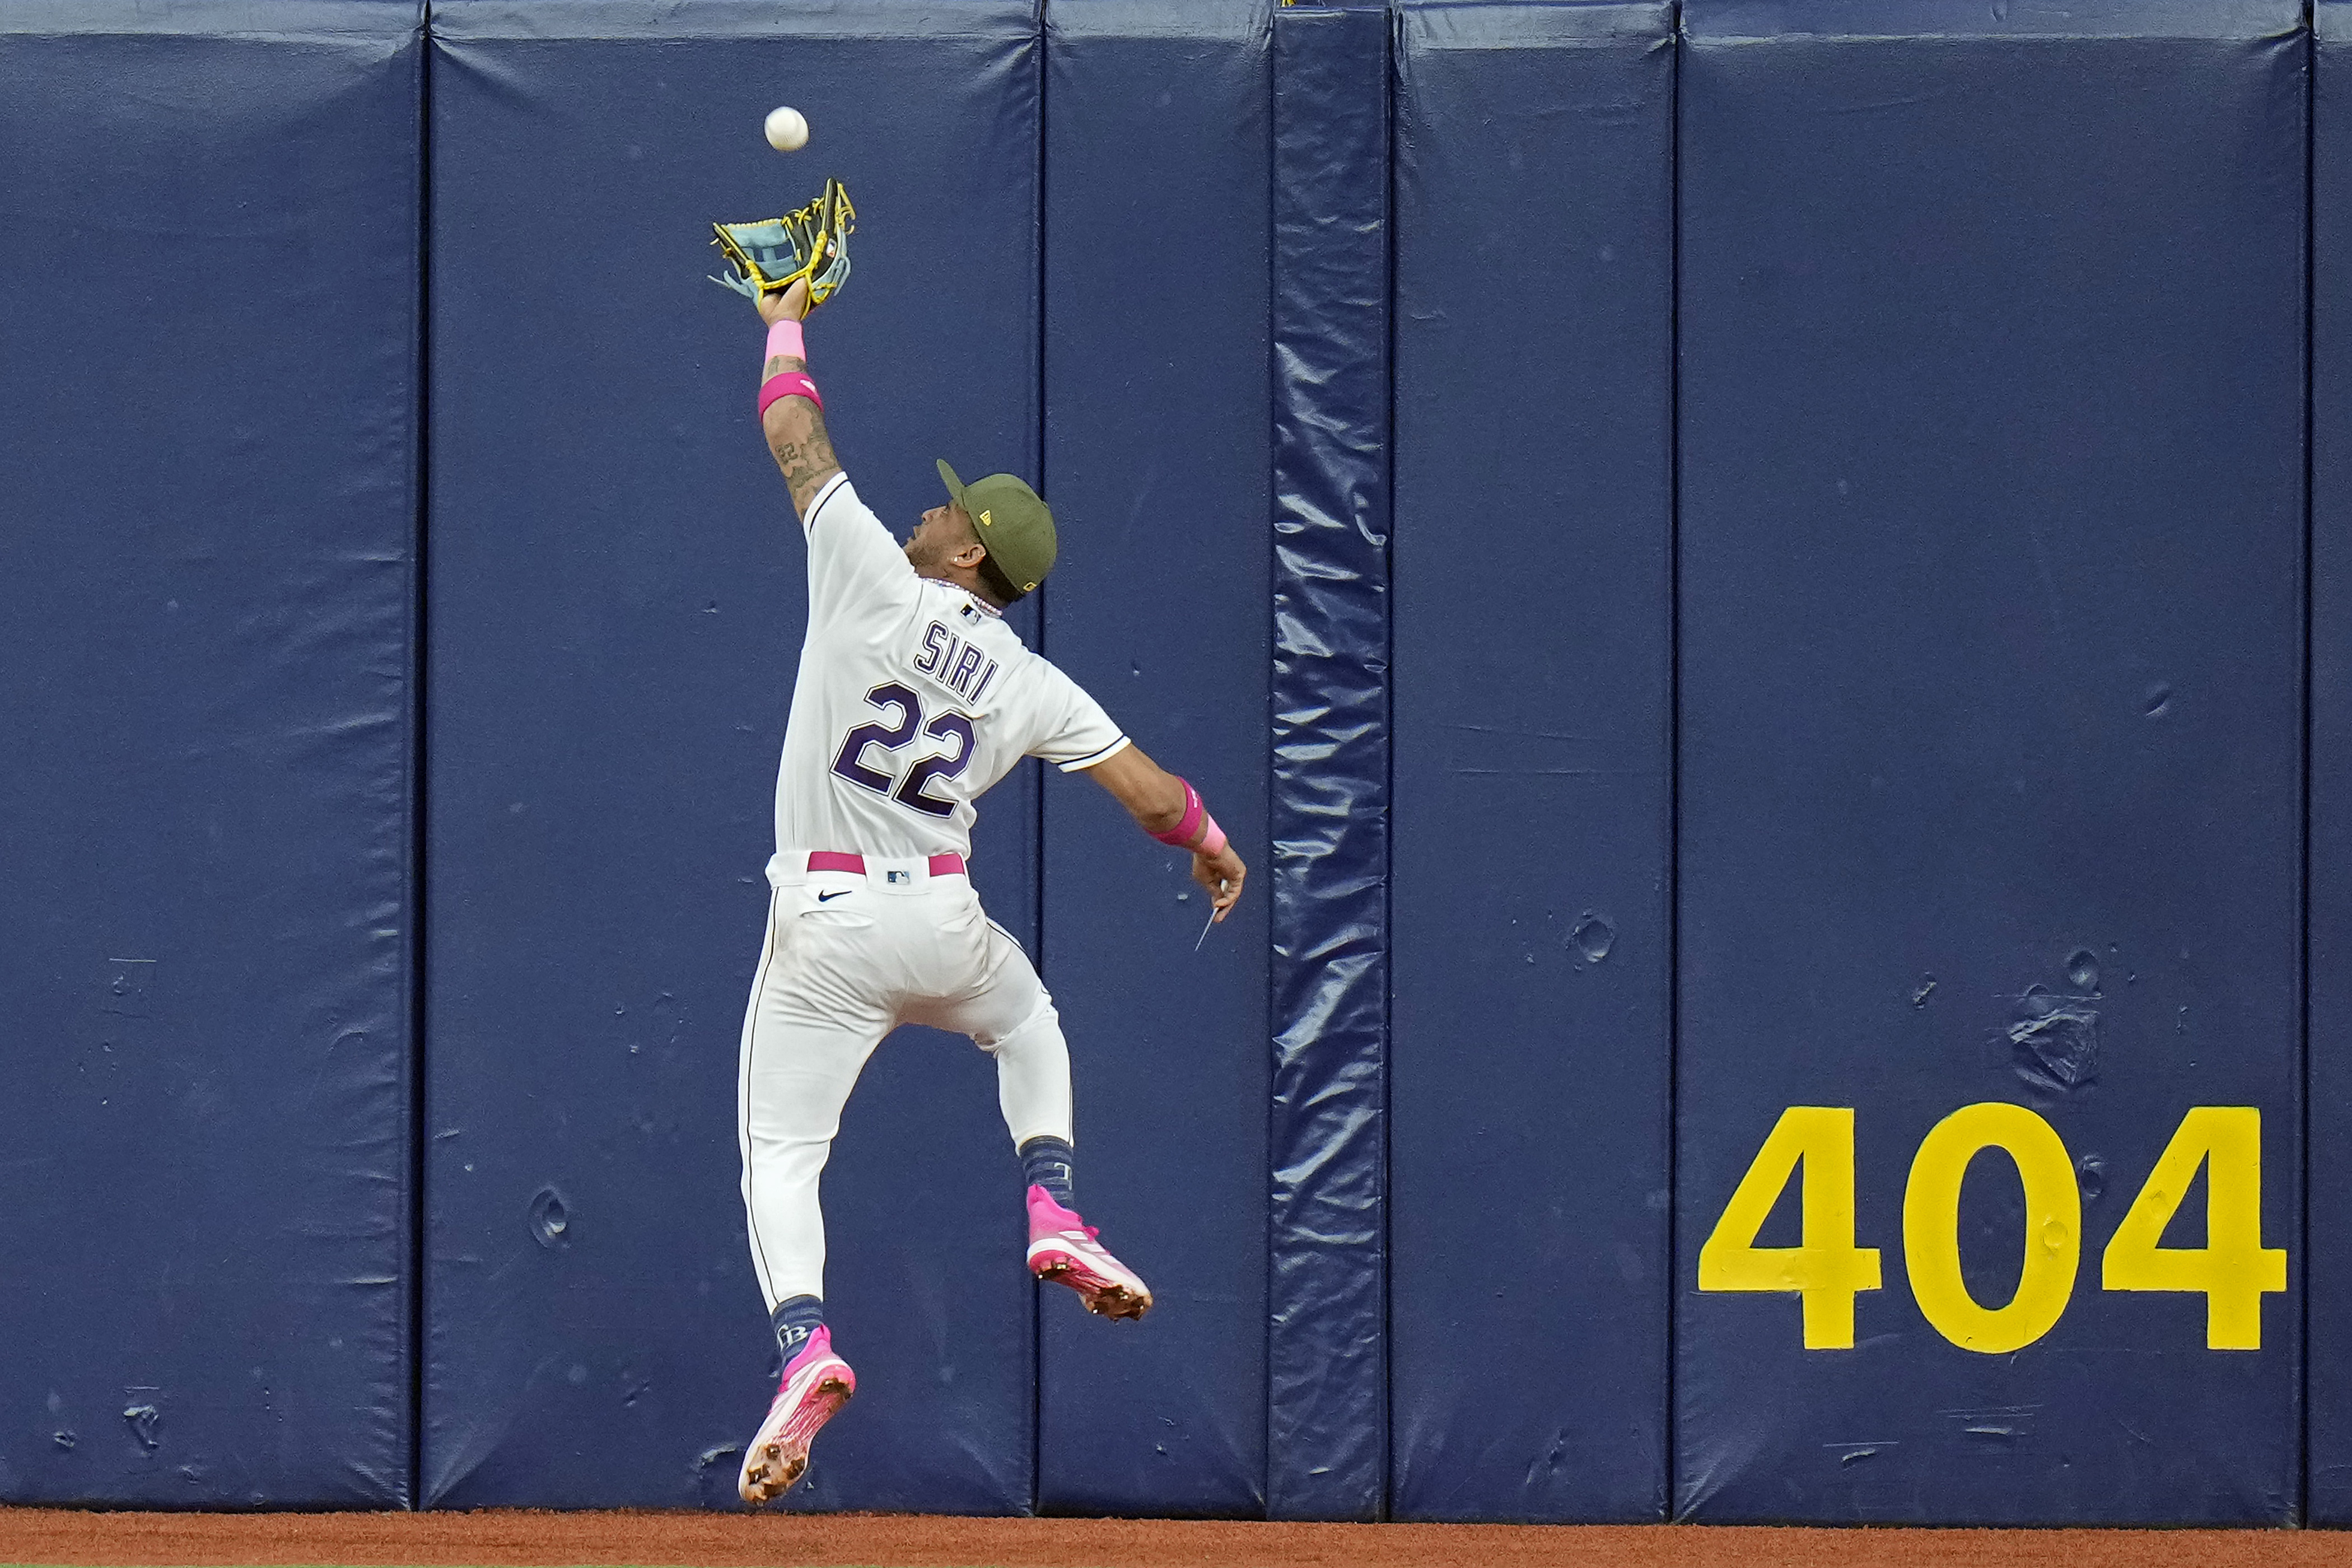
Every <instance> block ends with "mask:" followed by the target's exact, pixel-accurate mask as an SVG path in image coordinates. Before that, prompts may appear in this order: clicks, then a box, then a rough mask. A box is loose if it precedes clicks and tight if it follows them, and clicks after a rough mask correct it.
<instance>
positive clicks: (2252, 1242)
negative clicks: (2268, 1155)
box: [2099, 1105, 2286, 1351]
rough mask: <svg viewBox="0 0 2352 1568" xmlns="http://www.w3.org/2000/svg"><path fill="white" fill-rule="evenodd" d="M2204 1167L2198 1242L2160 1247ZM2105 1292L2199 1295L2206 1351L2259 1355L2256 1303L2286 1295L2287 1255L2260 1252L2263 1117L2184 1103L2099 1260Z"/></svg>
mask: <svg viewBox="0 0 2352 1568" xmlns="http://www.w3.org/2000/svg"><path fill="white" fill-rule="evenodd" d="M2200 1164H2201V1165H2203V1166H2204V1167H2205V1245H2204V1246H2202V1247H2159V1246H2158V1245H2157V1244H2158V1242H2159V1241H2161V1240H2163V1238H2164V1227H2165V1226H2168V1225H2169V1224H2171V1223H2172V1216H2173V1214H2174V1213H2175V1211H2177V1210H2178V1209H2179V1207H2180V1201H2181V1199H2183V1198H2185V1197H2187V1196H2188V1195H2189V1183H2191V1182H2193V1181H2195V1180H2196V1179H2197V1167H2198V1166H2199V1165H2200ZM2099 1283H2100V1284H2101V1285H2102V1286H2104V1287H2105V1288H2106V1289H2110V1290H2188V1291H2201V1292H2203V1293H2204V1297H2205V1348H2206V1349H2208V1350H2216V1351H2258V1350H2260V1349H2262V1348H2263V1295H2264V1293H2265V1292H2268V1291H2273V1290H2284V1289H2286V1252H2285V1250H2284V1248H2281V1247H2264V1246H2263V1113H2262V1112H2261V1111H2259V1110H2255V1109H2254V1108H2253V1107H2252V1106H2248V1105H2199V1106H2192V1107H2191V1108H2190V1109H2189V1114H2188V1115H2187V1116H2185V1117H2183V1118H2181V1121H2180V1129H2179V1131H2177V1132H2175V1133H2173V1135H2172V1142H2169V1143H2168V1144H2166V1145H2165V1146H2164V1152H2163V1153H2162V1154H2160V1155H2158V1156H2157V1161H2156V1169H2155V1170H2153V1171H2150V1172H2149V1173H2147V1184H2146V1185H2144V1186H2142V1187H2141V1188H2140V1190H2139V1196H2137V1197H2136V1198H2134V1199H2132V1206H2131V1208H2130V1210H2129V1212H2127V1213H2126V1215H2124V1222H2123V1224H2121V1225H2120V1226H2116V1234H2115V1238H2114V1239H2113V1240H2111V1241H2109V1242H2108V1243H2107V1251H2106V1256H2105V1258H2103V1259H2102V1260H2101V1263H2100V1268H2099Z"/></svg>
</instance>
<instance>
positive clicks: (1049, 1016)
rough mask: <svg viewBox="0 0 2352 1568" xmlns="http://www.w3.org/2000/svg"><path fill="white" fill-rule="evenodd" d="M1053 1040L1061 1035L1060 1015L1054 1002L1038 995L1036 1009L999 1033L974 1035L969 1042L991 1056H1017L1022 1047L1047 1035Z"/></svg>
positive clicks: (1034, 1042) (1057, 1039) (1024, 1047)
mask: <svg viewBox="0 0 2352 1568" xmlns="http://www.w3.org/2000/svg"><path fill="white" fill-rule="evenodd" d="M1049 1035H1050V1037H1052V1038H1053V1039H1055V1041H1057V1042H1058V1041H1059V1040H1060V1039H1061V1037H1062V1016H1061V1015H1060V1014H1059V1013H1057V1012H1055V1010H1054V1004H1053V1003H1051V1002H1050V1001H1047V1000H1045V998H1043V997H1040V998H1039V999H1038V1002H1037V1007H1036V1010H1035V1011H1034V1012H1033V1013H1031V1014H1030V1015H1029V1016H1027V1017H1026V1018H1024V1019H1022V1020H1021V1022H1019V1023H1018V1024H1015V1025H1013V1027H1011V1028H1009V1029H1007V1030H1005V1031H1004V1032H1003V1033H1002V1034H999V1035H992V1036H985V1037H983V1036H980V1035H974V1036H973V1037H971V1043H972V1044H973V1045H975V1046H978V1047H980V1048H981V1049H982V1050H983V1051H986V1052H987V1053H988V1054H989V1055H990V1056H992V1057H1003V1056H1019V1055H1020V1054H1021V1053H1022V1052H1023V1051H1024V1049H1026V1048H1028V1047H1031V1046H1033V1045H1035V1044H1036V1043H1038V1042H1039V1041H1040V1040H1041V1038H1043V1037H1047V1036H1049Z"/></svg>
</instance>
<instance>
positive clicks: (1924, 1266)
mask: <svg viewBox="0 0 2352 1568" xmlns="http://www.w3.org/2000/svg"><path fill="white" fill-rule="evenodd" d="M1988 1149H1998V1150H2000V1152H2003V1153H2004V1154H2007V1155H2008V1156H2009V1158H2010V1160H2011V1162H2012V1163H2014V1164H2015V1165H2016V1167H2017V1174H2018V1178H2019V1180H2020V1181H2021V1183H2022V1184H2024V1188H2025V1263H2024V1268H2023V1269H2022V1270H2021V1272H2020V1275H2019V1278H2018V1283H2017V1291H2016V1293H2015V1294H2014V1295H2012V1296H2011V1298H2010V1300H2008V1301H2007V1302H2006V1303H2004V1304H2003V1305H2000V1306H1998V1307H1988V1306H1985V1305H1984V1304H1983V1303H1981V1302H1979V1301H1978V1300H1976V1298H1975V1297H1973V1296H1971V1295H1969V1288H1968V1283H1967V1281H1966V1280H1965V1279H1963V1278H1962V1277H1961V1273H1960V1238H1959V1212H1960V1184H1961V1183H1962V1181H1963V1180H1964V1179H1965V1178H1966V1176H1967V1174H1968V1169H1969V1162H1970V1161H1971V1160H1973V1159H1975V1158H1976V1156H1977V1155H1978V1154H1979V1153H1980V1152H1983V1151H1985V1150H1988ZM2200 1166H2201V1167H2202V1168H2203V1169H2204V1170H2205V1173H2206V1181H2205V1245H2204V1246H2202V1247H2165V1246H2162V1245H2161V1242H2162V1240H2163V1237H2164V1230H2165V1226H2168V1225H2169V1224H2171V1223H2172V1217H2173V1215H2175V1214H2176V1213H2177V1212H2179V1207H2180V1205H2181V1201H2182V1199H2184V1198H2185V1197H2187V1195H2188V1193H2189V1184H2190V1183H2191V1182H2193V1181H2194V1180H2195V1179H2196V1176H2197V1172H2198V1170H2199V1168H2200ZM1800 1167H1801V1172H1800ZM1791 1179H1794V1180H1795V1181H1797V1182H1798V1183H1799V1184H1800V1186H1799V1193H1800V1197H1801V1208H1802V1210H1803V1226H1802V1230H1801V1234H1800V1237H1799V1244H1798V1245H1797V1246H1795V1247H1759V1246H1757V1245H1756V1237H1757V1236H1758V1234H1759V1232H1760V1231H1762V1229H1763V1228H1764V1220H1765V1217H1766V1216H1767V1215H1769V1214H1770V1213H1771V1212H1772V1205H1774V1204H1776V1203H1778V1202H1779V1201H1780V1194H1781V1193H1783V1192H1784V1191H1786V1190H1787V1188H1788V1184H1789V1183H1790V1180H1791ZM2262 1234H2263V1113H2262V1112H2261V1111H2260V1110H2255V1109H2254V1108H2253V1107H2252V1106H2242V1105H2200V1106H2194V1107H2191V1108H2190V1110H2189V1114H2188V1115H2186V1116H2184V1117H2182V1118H2181V1121H2180V1125H2179V1128H2177V1129H2175V1130H2174V1131H2173V1134H2172V1141H2171V1142H2169V1143H2168V1144H2166V1145H2165V1148H2164V1152H2163V1153H2162V1154H2161V1155H2159V1156H2158V1159H2157V1162H2156V1169H2155V1170H2153V1171H2151V1172H2150V1173H2148V1178H2147V1182H2146V1183H2145V1184H2143V1185H2142V1186H2141V1187H2140V1190H2139V1195H2138V1196H2137V1197H2136V1198H2134V1199H2133V1200H2132V1204H2131V1208H2130V1209H2129V1210H2128V1211H2127V1212H2126V1214H2125V1215H2124V1218H2123V1223H2122V1224H2121V1225H2119V1226H2116V1233H2115V1235H2114V1236H2113V1237H2110V1238H2109V1240H2108V1242H2107V1249H2106V1252H2105V1256H2104V1258H2103V1259H2102V1262H2101V1267H2100V1277H2099V1283H2100V1285H2101V1286H2102V1287H2103V1288H2104V1289H2109V1290H2175V1291H2184V1292H2189V1293H2192V1294H2200V1295H2202V1296H2203V1297H2204V1298H2205V1344H2206V1347H2207V1348H2208V1349H2210V1350H2217V1351H2239V1350H2244V1351H2251V1350H2260V1349H2261V1348H2262V1343H2263V1314H2262V1302H2263V1295H2264V1294H2265V1293H2267V1292H2271V1291H2276V1290H2284V1289H2286V1253H2285V1252H2284V1250H2283V1249H2281V1248H2279V1247H2264V1246H2263V1244H2262ZM2082 1251H2083V1205H2082V1199H2081V1197H2080V1195H2079V1194H2078V1193H2077V1191H2076V1188H2075V1184H2074V1160H2073V1158H2072V1157H2071V1156H2070V1155H2068V1153H2067V1152H2066V1145H2065V1143H2064V1142H2063V1140H2061V1139H2060V1138H2059V1136H2058V1132H2057V1130H2056V1129H2055V1128H2053V1127H2052V1126H2051V1125H2050V1123H2049V1122H2047V1121H2043V1120H2042V1118H2041V1117H2040V1116H2038V1115H2036V1114H2035V1113H2034V1112H2033V1111H2032V1110H2028V1109H2026V1108H2025V1107H2024V1106H2022V1105H2011V1104H2008V1103H2006V1102H2004V1101H2000V1100H1988V1101H1985V1102H1984V1103H1982V1104H1979V1105H1968V1106H1963V1107H1961V1108H1960V1109H1959V1110H1955V1111H1954V1112H1952V1114H1951V1115H1949V1116H1947V1117H1946V1118H1944V1120H1943V1121H1939V1122H1937V1124H1936V1126H1935V1128H1934V1130H1933V1131H1930V1132H1929V1133H1928V1134H1927V1138H1926V1139H1925V1140H1924V1141H1923V1142H1921V1143H1920V1145H1919V1151H1918V1152H1917V1153H1916V1154H1915V1155H1914V1156H1913V1157H1912V1160H1911V1177H1910V1180H1909V1181H1908V1182H1907V1183H1906V1184H1905V1186H1904V1190H1903V1261H1904V1266H1905V1268H1906V1271H1907V1272H1908V1274H1909V1276H1910V1280H1911V1295H1912V1299H1913V1300H1916V1301H1917V1302H1918V1304H1919V1310H1920V1312H1921V1313H1922V1314H1923V1315H1924V1316H1925V1317H1926V1318H1927V1321H1928V1322H1929V1323H1930V1324H1931V1325H1933V1326H1934V1328H1935V1330H1936V1331H1937V1332H1938V1333H1940V1334H1942V1335H1943V1336H1944V1337H1945V1338H1946V1339H1948V1340H1949V1341H1951V1342H1953V1343H1954V1344H1956V1345H1958V1346H1959V1347H1961V1348H1962V1349H1963V1350H1971V1351H1979V1352H1983V1353H1984V1354H1986V1355H2003V1354H2006V1353H2008V1352H2011V1351H2015V1350H2022V1349H2023V1348H2024V1347H2025V1346H2027V1345H2030V1344H2032V1342H2034V1341H2036V1340H2038V1339H2040V1338H2041V1337H2042V1335H2044V1334H2046V1333H2048V1332H2049V1331H2051V1329H2052V1328H2053V1327H2054V1326H2055V1325H2056V1324H2057V1321H2058V1320H2059V1318H2060V1316H2061V1315H2063V1313H2064V1312H2065V1310H2066V1303H2067V1302H2068V1301H2069V1300H2071V1299H2072V1298H2073V1296H2074V1279H2075V1276H2076V1274H2077V1273H2078V1272H2079V1270H2080V1267H2081V1262H2082ZM1698 1288H1699V1289H1702V1290H1766V1291H1781V1292H1792V1293H1794V1294H1795V1295H1796V1296H1797V1297H1798V1298H1799V1299H1800V1300H1801V1301H1802V1302H1803V1303H1804V1325H1805V1328H1804V1331H1805V1348H1806V1349H1807V1350H1849V1349H1852V1348H1853V1299H1854V1297H1855V1295H1856V1294H1857V1293H1859V1292H1861V1291H1864V1290H1875V1289H1879V1288H1880V1271H1879V1257H1878V1249H1877V1248H1876V1247H1859V1246H1856V1245H1855V1242H1854V1177H1853V1110H1852V1109H1851V1108H1849V1107H1833V1106H1820V1105H1792V1106H1790V1108H1789V1109H1788V1110H1784V1111H1782V1112H1781V1113H1780V1121H1778V1122H1777V1123H1776V1124H1774V1126H1773V1128H1772V1131H1771V1134H1770V1136H1769V1137H1767V1138H1766V1139H1765V1140H1764V1146H1763V1147H1762V1148H1761V1149H1759V1150H1758V1151H1757V1152H1756V1158H1755V1159H1754V1160H1752V1161H1750V1162H1749V1163H1748V1171H1747V1173H1746V1174H1744V1175H1742V1176H1741V1177H1740V1178H1739V1184H1738V1187H1736V1188H1734V1189H1733V1191H1732V1194H1731V1201H1730V1202H1729V1203H1727V1204H1726V1205H1724V1209H1723V1216H1722V1217H1721V1218H1720V1219H1718V1220H1717V1221H1716V1223H1715V1230H1714V1232H1713V1233H1712V1234H1711V1235H1709V1236H1708V1237H1707V1238H1706V1244H1705V1245H1704V1246H1702V1247H1700V1248H1699V1249H1698Z"/></svg>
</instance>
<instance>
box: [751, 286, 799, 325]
mask: <svg viewBox="0 0 2352 1568" xmlns="http://www.w3.org/2000/svg"><path fill="white" fill-rule="evenodd" d="M751 302H752V304H753V305H755V306H757V307H758V308H759V311H760V320H761V321H765V322H767V323H768V325H770V326H774V325H775V324H776V323H777V322H778V321H801V320H803V319H804V318H805V317H806V316H807V315H808V312H809V286H808V279H805V278H795V279H793V286H792V287H791V288H789V289H783V290H782V291H780V292H777V293H773V294H768V293H762V294H761V296H760V297H759V298H758V299H757V300H753V301H751Z"/></svg>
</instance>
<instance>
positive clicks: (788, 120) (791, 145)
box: [768, 106, 808, 153]
mask: <svg viewBox="0 0 2352 1568" xmlns="http://www.w3.org/2000/svg"><path fill="white" fill-rule="evenodd" d="M768 145H769V146H771V147H773V148H774V149H775V150H776V151H777V152H779V153H797V152H799V151H800V150H801V149H802V148H803V147H805V146H807V145H808V117H807V116H806V115H804V114H803V113H802V112H801V111H800V110H797V109H793V108H791V107H790V106H787V107H785V108H782V109H772V110H768Z"/></svg>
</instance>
